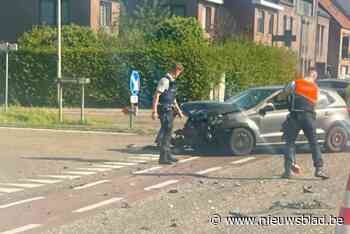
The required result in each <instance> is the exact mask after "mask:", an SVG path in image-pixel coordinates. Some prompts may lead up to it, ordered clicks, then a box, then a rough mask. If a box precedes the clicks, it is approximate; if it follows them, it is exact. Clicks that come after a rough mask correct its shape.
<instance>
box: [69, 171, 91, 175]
mask: <svg viewBox="0 0 350 234" xmlns="http://www.w3.org/2000/svg"><path fill="white" fill-rule="evenodd" d="M64 174H72V175H95V174H96V172H94V171H65V172H64Z"/></svg>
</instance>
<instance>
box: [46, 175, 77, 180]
mask: <svg viewBox="0 0 350 234" xmlns="http://www.w3.org/2000/svg"><path fill="white" fill-rule="evenodd" d="M40 177H47V178H53V179H68V180H74V179H78V178H81V176H77V175H40Z"/></svg>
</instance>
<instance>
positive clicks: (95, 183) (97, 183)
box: [74, 180, 110, 190]
mask: <svg viewBox="0 0 350 234" xmlns="http://www.w3.org/2000/svg"><path fill="white" fill-rule="evenodd" d="M107 182H110V180H101V181H97V182H94V183H90V184H85V185H82V186H78V187H75V188H74V190H80V189H85V188H89V187H93V186H95V185H99V184H104V183H107Z"/></svg>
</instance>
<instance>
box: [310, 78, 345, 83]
mask: <svg viewBox="0 0 350 234" xmlns="http://www.w3.org/2000/svg"><path fill="white" fill-rule="evenodd" d="M316 82H317V83H322V82H334V83H336V82H339V83H350V80H341V79H320V80H317V81H316Z"/></svg>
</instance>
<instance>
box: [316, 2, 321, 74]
mask: <svg viewBox="0 0 350 234" xmlns="http://www.w3.org/2000/svg"><path fill="white" fill-rule="evenodd" d="M314 4H315V5H314V18H315V19H314V21H315V50H314V52H315V53H314V61H315V62H314V63H315V68H316V65H317V52H318V50H319V49H320V46H322V45H320V44H319V42H320V38H319V37H318V35H319V32H318V4H319V0H314ZM317 45H318V46H317Z"/></svg>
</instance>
